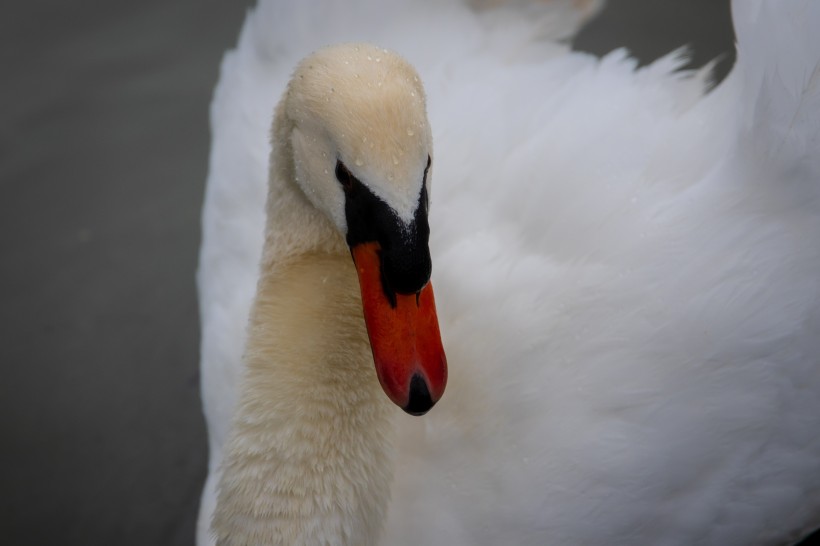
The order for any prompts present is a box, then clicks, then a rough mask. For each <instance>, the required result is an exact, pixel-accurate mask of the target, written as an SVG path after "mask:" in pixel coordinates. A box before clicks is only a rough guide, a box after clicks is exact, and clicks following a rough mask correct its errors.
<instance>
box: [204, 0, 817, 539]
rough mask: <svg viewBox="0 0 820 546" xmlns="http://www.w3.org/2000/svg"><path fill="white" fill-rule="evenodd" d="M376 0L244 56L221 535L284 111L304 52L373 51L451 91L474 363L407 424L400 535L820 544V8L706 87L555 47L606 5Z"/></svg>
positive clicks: (224, 171) (212, 405) (234, 184)
mask: <svg viewBox="0 0 820 546" xmlns="http://www.w3.org/2000/svg"><path fill="white" fill-rule="evenodd" d="M350 4H353V5H348V4H344V5H342V4H337V3H335V2H321V1H312V2H299V3H295V2H291V3H274V2H264V1H263V2H262V3H261V4H260V6H259V7H258V8H256V10H254V11H252V12H251V13H250V14H249V16H248V19H247V21H246V23H245V26H244V29H243V31H242V34H241V37H240V40H239V44H238V46H237V49H236V50H234V51H232V52H230V53H228V54H227V55H226V57H225V60H224V62H223V65H222V72H221V78H220V83H219V86H218V87H217V90H216V94H215V97H214V102H213V105H212V111H211V122H212V127H213V147H212V153H211V160H210V172H209V178H208V187H207V193H206V200H205V207H204V211H203V245H202V250H201V256H200V270H199V273H198V283H199V291H200V302H201V310H202V332H203V336H202V380H203V383H202V385H203V401H204V407H205V414H206V418H207V420H208V427H209V438H210V450H211V461H210V471H211V475H210V476H209V482H208V485H207V486H206V490H205V493H204V497H203V508H202V515H201V521H200V544H206V543H208V540H209V539H208V537H207V532H206V529H207V526H208V524H209V519H210V513H211V512H212V510H213V506H214V502H215V496H214V489H215V485H216V482H215V479H216V478H215V477H214V476H215V475H217V474H218V471H219V468H220V465H221V463H222V460H223V456H222V449H223V446H224V445H225V442H226V439H227V437H228V434H229V427H230V424H231V416H232V414H233V412H234V408H235V405H236V399H237V388H238V383H239V377H240V374H241V362H242V353H243V351H244V347H245V343H246V331H245V330H246V326H247V321H248V315H249V312H250V307H251V303H252V300H253V297H254V294H255V290H256V283H257V279H258V276H259V270H258V264H259V262H260V258H261V253H262V249H263V244H264V239H263V236H264V231H265V219H264V203H265V195H266V188H267V186H266V180H267V177H268V154H269V138H268V132H269V128H270V124H271V119H272V113H273V110H274V106H275V104H276V102H277V100H278V99H279V97H280V95H281V93H282V91H283V89H284V88H285V85H286V83H287V80H288V79H289V77H290V74H291V70H292V68H293V66H294V65H295V64H296V63H297V62H298V60H299V59H300V58H301V57H303V56H304V55H306V54H307V53H309V52H310V51H312V50H315V49H317V48H318V47H319V46H321V45H324V44H327V43H334V42H344V41H350V40H356V41H371V42H374V43H377V44H379V45H381V46H384V47H388V48H391V49H394V50H396V51H398V52H399V53H401V54H402V55H404V56H405V57H406V58H407V59H408V60H409V61H410V62H411V63H412V64H413V65H414V66H415V67H416V68H417V70H418V71H419V73H420V76H421V79H422V80H423V81H424V83H425V87H426V90H427V95H428V112H429V118H430V123H431V126H432V129H433V141H434V146H435V150H436V161H435V162H434V165H433V171H434V173H435V176H434V180H435V182H434V184H433V188H432V195H431V201H432V205H431V219H430V224H431V252H432V255H433V260H434V270H433V280H434V282H435V285H436V294H437V297H438V302H439V303H438V309H439V319H440V323H441V329H442V336H443V341H444V345H445V348H446V350H447V354H448V360H449V362H450V380H449V387H448V392H447V393H446V394H445V395H444V398H443V399H442V401H441V402H440V403H439V405H438V406H437V407H436V408H435V410H434V411H432V412H431V413H430V414H429V415H427V416H425V417H423V418H421V419H418V418H415V419H414V418H410V417H399V418H398V419H397V420H396V422H395V428H396V449H395V451H396V461H395V478H394V482H393V484H392V488H391V489H392V500H391V503H390V506H389V513H388V516H387V521H386V531H385V532H386V535H385V537H384V540H383V542H384V543H385V544H391V545H392V544H411V543H412V544H454V545H455V544H471V545H474V544H520V545H525V544H608V545H611V544H624V545H627V544H695V543H698V544H743V545H748V544H783V543H788V542H789V541H794V540H797V539H798V538H799V537H800V536H801V535H802V534H805V533H806V532H807V531H809V530H811V529H812V528H813V527H817V526H820V435H818V434H817V430H818V428H819V427H820V275H818V271H820V245H818V244H817V241H818V239H820V203H818V192H820V153H818V151H819V150H820V140H819V139H818V134H819V133H820V84H819V83H818V82H820V64H819V63H820V34H818V33H817V32H815V28H816V26H817V24H820V4H818V3H817V2H813V1H811V0H790V1H788V2H772V1H765V0H744V1H736V2H735V3H734V5H733V17H734V20H735V25H736V31H737V36H738V61H737V65H736V67H735V68H734V69H733V71H732V73H731V74H730V76H729V77H728V78H727V79H726V80H725V81H724V82H722V83H721V84H720V85H719V86H718V87H717V88H716V89H714V90H713V91H712V92H710V93H709V94H707V95H703V90H704V89H705V86H706V82H705V79H706V77H705V76H706V75H705V74H703V73H698V74H691V73H681V72H679V71H678V68H679V67H680V66H681V64H682V62H683V60H682V58H681V56H680V55H679V54H678V53H673V54H670V55H669V56H667V57H664V58H663V59H660V60H658V61H656V62H655V63H654V64H652V65H650V66H648V67H645V68H642V69H636V67H635V62H634V61H633V60H631V59H629V58H628V57H627V55H626V54H625V53H624V52H623V51H615V52H613V53H610V54H609V55H607V56H606V57H604V58H603V59H600V60H599V59H595V58H593V57H590V56H587V55H583V54H578V53H571V52H569V51H568V50H567V48H566V47H565V46H564V45H561V44H560V43H558V42H557V41H556V40H557V39H559V38H563V37H565V36H566V35H567V33H568V32H570V31H571V29H573V28H575V27H576V26H577V24H579V23H580V21H581V20H582V19H583V17H584V16H586V14H587V13H588V12H586V11H583V10H580V11H579V10H578V9H574V6H575V3H572V2H569V1H567V2H561V1H557V2H555V3H553V4H547V5H541V4H536V5H530V6H529V7H527V8H526V9H524V8H522V7H521V6H519V5H518V4H512V5H506V6H501V7H493V6H486V5H481V6H480V7H478V8H477V7H476V6H471V5H466V4H463V3H461V2H455V1H448V2H444V1H442V2H432V1H429V0H418V1H415V2H366V1H361V0H359V1H357V2H353V3H350ZM578 4H579V5H581V3H578ZM585 7H586V8H589V6H585ZM575 8H577V6H575ZM589 9H591V8H589Z"/></svg>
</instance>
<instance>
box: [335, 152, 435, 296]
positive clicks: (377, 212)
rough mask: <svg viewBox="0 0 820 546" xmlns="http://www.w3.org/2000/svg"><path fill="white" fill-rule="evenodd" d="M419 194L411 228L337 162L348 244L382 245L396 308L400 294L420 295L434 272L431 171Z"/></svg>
mask: <svg viewBox="0 0 820 546" xmlns="http://www.w3.org/2000/svg"><path fill="white" fill-rule="evenodd" d="M429 169H430V157H429V156H428V157H427V166H426V167H425V169H424V180H423V182H422V186H421V192H420V193H419V203H418V206H417V207H416V213H415V215H414V217H413V220H412V221H411V222H410V224H409V225H408V224H405V223H404V222H403V221H402V220H401V219H400V218H399V217H398V216H397V215H396V213H395V211H394V210H393V209H391V208H390V206H388V205H387V203H385V202H384V201H382V200H381V199H379V198H378V197H377V196H376V195H374V194H373V192H371V191H370V190H369V189H368V188H367V186H365V185H364V184H362V182H361V181H360V180H358V179H357V178H356V177H355V176H354V175H353V173H351V172H350V170H349V169H348V168H347V167H346V166H345V165H344V163H342V162H341V161H337V162H336V178H337V179H338V180H339V183H340V184H341V185H342V188H343V189H344V192H345V217H346V219H347V244H348V246H349V247H351V248H352V247H353V246H355V245H357V244H360V243H369V242H378V243H379V246H380V247H381V252H380V257H381V277H382V287H383V289H384V293H385V296H386V297H387V299H388V301H389V302H390V304H391V305H392V306H393V307H395V305H396V293H398V294H408V295H409V294H416V297H417V298H418V292H420V291H421V289H422V288H424V287H425V285H427V282H428V281H429V280H430V273H431V271H432V269H433V264H432V260H431V259H430V249H429V247H428V242H429V239H430V225H429V224H428V222H427V208H428V205H429V203H428V198H427V171H428V170H429Z"/></svg>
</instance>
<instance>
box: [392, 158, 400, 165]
mask: <svg viewBox="0 0 820 546" xmlns="http://www.w3.org/2000/svg"><path fill="white" fill-rule="evenodd" d="M398 164H399V158H398V157H396V156H393V165H398Z"/></svg>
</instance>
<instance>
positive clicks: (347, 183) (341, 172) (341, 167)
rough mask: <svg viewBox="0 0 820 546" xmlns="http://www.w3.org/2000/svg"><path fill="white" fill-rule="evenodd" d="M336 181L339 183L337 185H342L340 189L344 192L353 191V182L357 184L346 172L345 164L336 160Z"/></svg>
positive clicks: (351, 175) (350, 174)
mask: <svg viewBox="0 0 820 546" xmlns="http://www.w3.org/2000/svg"><path fill="white" fill-rule="evenodd" d="M336 180H338V181H339V184H341V185H342V188H344V190H345V191H346V192H348V191H350V190H351V189H353V182H354V181H356V182H358V180H357V179H356V177H355V176H353V174H352V173H351V172H350V171H349V170H347V167H345V164H344V163H342V162H341V161H338V160H337V161H336Z"/></svg>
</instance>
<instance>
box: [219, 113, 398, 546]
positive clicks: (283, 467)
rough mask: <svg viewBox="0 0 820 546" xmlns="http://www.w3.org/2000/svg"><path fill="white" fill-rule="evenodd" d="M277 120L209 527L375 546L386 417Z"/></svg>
mask: <svg viewBox="0 0 820 546" xmlns="http://www.w3.org/2000/svg"><path fill="white" fill-rule="evenodd" d="M280 112H281V107H280V109H279V111H278V112H277V122H276V123H275V125H274V135H273V136H274V142H275V145H274V151H273V157H272V166H271V181H270V196H269V199H268V203H267V207H268V223H267V234H266V242H265V251H264V253H263V262H262V265H261V272H260V279H259V282H258V285H257V293H256V299H255V300H254V304H253V308H252V310H251V317H250V322H249V326H248V328H249V330H248V341H247V347H246V351H245V357H244V365H245V369H244V377H243V381H242V384H241V387H240V396H239V402H238V405H237V409H236V414H235V417H234V421H233V424H232V430H231V436H230V438H229V440H228V444H227V447H226V451H225V459H224V461H223V466H222V477H221V480H220V483H219V493H218V499H217V507H216V511H215V514H214V519H213V526H212V528H213V531H214V533H215V534H216V536H217V544H218V545H219V546H233V545H240V544H241V545H247V544H271V545H274V544H282V545H285V544H288V545H289V544H339V545H347V544H350V545H354V544H356V545H369V544H375V543H376V541H377V539H378V537H379V535H380V533H381V529H382V527H383V525H384V520H385V515H386V509H387V505H388V501H389V494H390V493H389V492H390V482H391V480H392V469H393V467H392V453H391V450H392V441H391V440H390V435H391V431H392V426H391V423H390V416H391V415H393V414H394V413H395V411H394V407H393V406H392V404H391V403H390V402H389V400H388V399H387V397H386V396H384V393H383V391H382V389H381V387H380V385H379V382H378V379H377V377H376V371H375V367H374V364H373V357H372V353H371V349H370V343H369V340H368V337H367V330H366V328H365V324H364V318H363V312H362V301H361V295H360V291H359V285H358V278H357V276H356V271H355V266H354V265H353V262H352V260H351V258H350V255H349V252H348V250H347V246H346V244H345V243H344V241H343V240H342V239H341V237H340V236H339V235H338V232H337V231H336V230H335V228H334V227H333V226H332V225H331V224H330V223H329V222H328V221H327V220H326V219H325V217H324V216H323V215H321V214H320V213H318V211H316V210H315V209H314V208H313V207H312V206H311V205H310V204H309V202H308V201H307V199H306V198H305V197H304V195H303V194H302V193H301V191H300V190H299V188H298V187H297V186H296V184H295V183H294V181H293V179H292V178H290V177H289V176H290V175H292V171H293V168H292V165H289V163H291V162H292V159H290V158H289V157H288V155H287V154H288V147H289V145H288V140H287V126H286V124H285V123H284V121H283V118H282V117H280V116H279V115H278V114H279V113H280ZM280 132H282V133H284V134H278V133H280ZM283 137H284V138H283Z"/></svg>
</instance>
